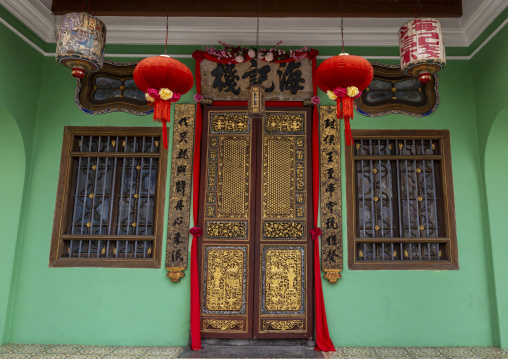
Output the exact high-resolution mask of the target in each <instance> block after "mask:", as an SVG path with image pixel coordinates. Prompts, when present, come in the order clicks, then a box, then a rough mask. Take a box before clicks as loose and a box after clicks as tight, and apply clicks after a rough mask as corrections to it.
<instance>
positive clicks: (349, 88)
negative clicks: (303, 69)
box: [316, 53, 374, 146]
mask: <svg viewBox="0 0 508 359" xmlns="http://www.w3.org/2000/svg"><path fill="white" fill-rule="evenodd" d="M373 76H374V69H373V68H372V65H371V64H370V62H369V61H367V60H366V59H364V58H363V57H360V56H354V55H349V54H346V53H341V54H339V55H338V56H333V57H331V58H329V59H326V60H325V61H323V62H322V63H321V65H319V67H318V68H317V72H316V78H317V84H318V86H319V88H320V89H321V90H323V91H324V92H326V94H327V95H328V97H329V98H330V99H332V100H333V101H337V118H338V119H341V118H343V119H344V124H345V135H346V144H347V145H348V146H350V145H351V144H352V143H353V136H352V135H351V125H350V124H349V119H351V118H353V114H354V113H353V102H354V99H355V98H358V97H360V96H361V95H362V91H363V90H365V89H366V88H367V86H369V84H370V82H371V81H372V77H373Z"/></svg>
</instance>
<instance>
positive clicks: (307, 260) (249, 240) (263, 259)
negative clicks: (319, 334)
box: [198, 107, 313, 338]
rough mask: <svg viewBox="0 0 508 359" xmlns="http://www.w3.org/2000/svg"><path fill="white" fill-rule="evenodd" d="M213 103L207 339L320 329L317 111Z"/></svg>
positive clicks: (206, 204) (204, 261)
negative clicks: (315, 263) (250, 111)
mask: <svg viewBox="0 0 508 359" xmlns="http://www.w3.org/2000/svg"><path fill="white" fill-rule="evenodd" d="M242 110H243V111H244V109H240V110H233V109H232V108H231V107H228V108H218V107H209V108H205V112H204V116H203V117H204V122H203V146H202V149H203V150H202V151H203V152H202V159H203V160H202V163H201V166H202V167H201V168H202V169H201V173H202V176H201V189H202V190H201V205H200V214H199V219H200V223H199V226H200V227H201V228H203V232H204V235H203V237H202V238H203V239H202V240H201V241H200V243H199V257H198V259H199V263H200V278H201V298H202V304H201V316H202V319H201V331H202V336H203V337H205V338H207V337H208V338H311V337H312V332H313V316H312V311H313V309H312V308H313V305H312V304H313V303H312V290H313V281H312V271H311V270H312V245H311V244H312V243H311V242H312V239H311V238H310V235H309V225H310V224H311V223H312V206H311V199H312V197H311V196H312V194H311V187H312V186H311V185H312V184H311V175H310V170H311V163H310V160H311V158H310V157H311V156H310V154H311V151H310V148H311V147H310V137H311V136H310V129H311V126H310V124H311V122H310V117H311V116H310V111H308V110H307V109H303V108H299V109H289V108H283V109H272V110H271V111H269V112H268V115H267V117H266V119H249V118H247V114H246V113H245V112H242Z"/></svg>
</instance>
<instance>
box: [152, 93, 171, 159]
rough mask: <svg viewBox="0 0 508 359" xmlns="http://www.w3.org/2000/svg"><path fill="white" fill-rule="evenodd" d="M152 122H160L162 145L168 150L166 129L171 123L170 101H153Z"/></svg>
mask: <svg viewBox="0 0 508 359" xmlns="http://www.w3.org/2000/svg"><path fill="white" fill-rule="evenodd" d="M153 120H154V121H157V122H162V144H163V145H164V148H165V149H167V148H168V128H167V125H169V123H170V122H171V101H169V100H162V99H157V100H155V104H154V109H153Z"/></svg>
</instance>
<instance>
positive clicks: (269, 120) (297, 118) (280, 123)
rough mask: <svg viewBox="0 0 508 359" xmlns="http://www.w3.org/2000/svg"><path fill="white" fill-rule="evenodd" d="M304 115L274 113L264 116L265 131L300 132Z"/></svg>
mask: <svg viewBox="0 0 508 359" xmlns="http://www.w3.org/2000/svg"><path fill="white" fill-rule="evenodd" d="M303 121H304V115H302V114H276V115H275V114H274V115H270V114H269V115H267V116H266V126H265V130H266V132H267V133H302V132H303Z"/></svg>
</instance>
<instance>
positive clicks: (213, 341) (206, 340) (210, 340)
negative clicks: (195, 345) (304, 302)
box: [201, 338, 315, 348]
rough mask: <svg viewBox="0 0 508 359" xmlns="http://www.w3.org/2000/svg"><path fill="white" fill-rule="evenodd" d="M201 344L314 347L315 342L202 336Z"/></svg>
mask: <svg viewBox="0 0 508 359" xmlns="http://www.w3.org/2000/svg"><path fill="white" fill-rule="evenodd" d="M201 344H203V346H212V345H215V346H253V347H257V346H298V347H305V346H309V347H310V348H314V346H315V342H314V341H313V340H307V339H305V338H304V339H240V338H231V339H223V338H203V339H201Z"/></svg>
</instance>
